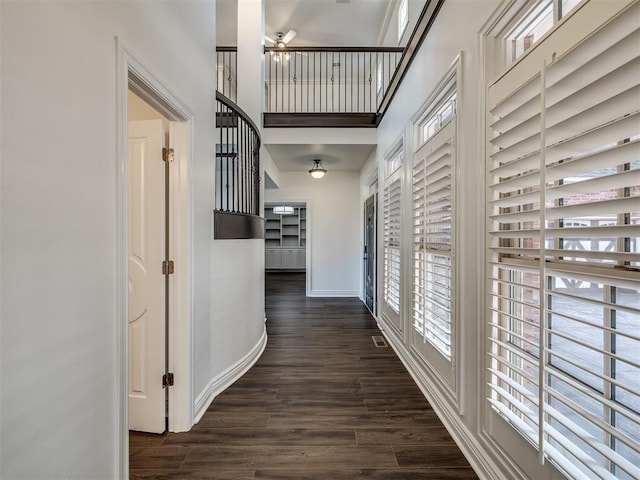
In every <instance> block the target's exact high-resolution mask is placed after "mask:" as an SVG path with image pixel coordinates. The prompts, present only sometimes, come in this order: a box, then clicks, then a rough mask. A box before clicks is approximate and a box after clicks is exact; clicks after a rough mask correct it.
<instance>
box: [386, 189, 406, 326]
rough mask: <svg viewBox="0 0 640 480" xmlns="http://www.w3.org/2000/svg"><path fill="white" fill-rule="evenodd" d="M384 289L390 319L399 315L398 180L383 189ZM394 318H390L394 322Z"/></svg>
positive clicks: (399, 203)
mask: <svg viewBox="0 0 640 480" xmlns="http://www.w3.org/2000/svg"><path fill="white" fill-rule="evenodd" d="M383 202H384V203H383V212H384V213H383V215H384V226H383V228H384V288H383V300H384V306H385V312H386V314H387V315H388V316H390V317H394V318H395V317H397V316H398V315H399V313H400V231H401V220H402V199H401V187H400V179H399V178H397V179H396V180H393V181H391V182H390V183H389V185H387V186H386V187H385V189H384V200H383ZM394 318H390V319H391V320H394Z"/></svg>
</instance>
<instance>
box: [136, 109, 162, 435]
mask: <svg viewBox="0 0 640 480" xmlns="http://www.w3.org/2000/svg"><path fill="white" fill-rule="evenodd" d="M164 139H165V132H164V124H163V121H162V120H145V121H140V122H130V123H129V172H128V173H129V429H130V430H139V431H143V432H152V433H162V432H164V430H165V391H164V388H163V386H162V376H163V375H164V372H165V335H166V332H165V295H166V292H165V277H164V275H163V273H162V262H163V260H165V241H166V239H165V179H164V168H165V166H164V162H163V161H162V147H163V145H164Z"/></svg>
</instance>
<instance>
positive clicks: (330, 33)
mask: <svg viewBox="0 0 640 480" xmlns="http://www.w3.org/2000/svg"><path fill="white" fill-rule="evenodd" d="M240 1H243V0H240ZM264 1H265V33H266V35H267V36H269V37H271V38H273V37H275V34H276V33H277V32H283V33H286V32H288V31H289V30H290V29H293V30H295V31H296V32H298V35H297V37H296V38H294V39H293V40H292V41H291V42H290V45H292V46H295V45H297V46H317V45H324V46H327V45H330V46H341V47H344V46H367V47H371V46H375V45H377V44H378V37H379V36H380V31H381V30H382V28H383V24H384V20H385V15H386V12H387V9H388V8H390V7H391V6H393V4H395V1H396V0H264ZM237 4H238V0H217V2H216V17H217V21H216V37H217V44H218V45H224V46H233V45H236V44H237V35H236V31H237V22H238V20H237V18H238V15H237V10H238V7H237Z"/></svg>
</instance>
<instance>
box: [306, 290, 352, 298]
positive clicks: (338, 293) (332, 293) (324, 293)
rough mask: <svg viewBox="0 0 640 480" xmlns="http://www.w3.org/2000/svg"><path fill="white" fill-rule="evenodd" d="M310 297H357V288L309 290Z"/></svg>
mask: <svg viewBox="0 0 640 480" xmlns="http://www.w3.org/2000/svg"><path fill="white" fill-rule="evenodd" d="M309 296H310V297H359V296H360V292H358V290H311V291H310V292H309Z"/></svg>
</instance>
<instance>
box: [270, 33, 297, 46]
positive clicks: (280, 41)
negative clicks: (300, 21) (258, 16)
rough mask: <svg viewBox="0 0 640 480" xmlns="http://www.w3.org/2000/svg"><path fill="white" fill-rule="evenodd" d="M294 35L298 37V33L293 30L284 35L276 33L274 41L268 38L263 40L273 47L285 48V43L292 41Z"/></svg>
mask: <svg viewBox="0 0 640 480" xmlns="http://www.w3.org/2000/svg"><path fill="white" fill-rule="evenodd" d="M296 35H298V32H296V31H295V30H289V31H288V32H287V33H286V34H284V33H282V32H277V33H276V38H275V39H273V38H269V37H264V39H265V40H266V41H268V42H271V43H272V44H273V45H274V46H275V47H278V48H286V46H287V43H289V42H290V41H291V40H293V39H294V38H295V36H296Z"/></svg>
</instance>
